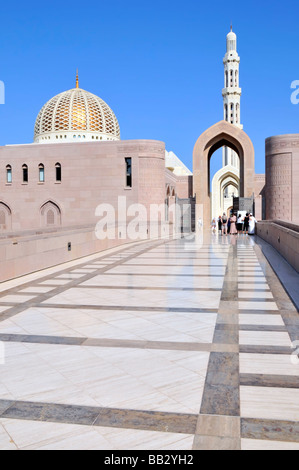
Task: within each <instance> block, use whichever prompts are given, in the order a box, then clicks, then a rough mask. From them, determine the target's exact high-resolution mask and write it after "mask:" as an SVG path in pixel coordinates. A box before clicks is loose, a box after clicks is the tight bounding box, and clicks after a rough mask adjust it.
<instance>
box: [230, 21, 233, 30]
mask: <svg viewBox="0 0 299 470" xmlns="http://www.w3.org/2000/svg"><path fill="white" fill-rule="evenodd" d="M230 30H231V32H232V31H233V22H232V21H231V23H230Z"/></svg>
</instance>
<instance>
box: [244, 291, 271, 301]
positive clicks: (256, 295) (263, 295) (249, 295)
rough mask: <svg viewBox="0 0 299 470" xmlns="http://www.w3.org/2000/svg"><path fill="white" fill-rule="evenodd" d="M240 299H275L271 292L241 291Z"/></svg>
mask: <svg viewBox="0 0 299 470" xmlns="http://www.w3.org/2000/svg"><path fill="white" fill-rule="evenodd" d="M238 297H239V299H273V294H272V293H271V292H256V291H255V292H252V291H239V292H238Z"/></svg>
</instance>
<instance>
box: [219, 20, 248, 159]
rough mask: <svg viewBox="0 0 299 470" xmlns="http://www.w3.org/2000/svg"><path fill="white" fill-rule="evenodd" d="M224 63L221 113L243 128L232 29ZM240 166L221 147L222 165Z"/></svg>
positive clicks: (230, 154)
mask: <svg viewBox="0 0 299 470" xmlns="http://www.w3.org/2000/svg"><path fill="white" fill-rule="evenodd" d="M223 64H224V88H223V90H222V96H223V113H224V120H225V121H228V122H230V123H231V124H233V125H234V126H237V127H239V128H240V129H243V126H242V124H241V114H240V98H241V88H239V64H240V57H239V55H238V53H237V36H236V35H235V33H234V32H233V30H232V26H231V29H230V32H229V33H228V35H227V36H226V54H225V56H224V59H223ZM226 165H232V166H234V167H236V168H239V167H240V162H239V158H238V155H237V154H236V153H235V152H234V151H233V150H231V149H230V148H228V147H224V148H223V166H226Z"/></svg>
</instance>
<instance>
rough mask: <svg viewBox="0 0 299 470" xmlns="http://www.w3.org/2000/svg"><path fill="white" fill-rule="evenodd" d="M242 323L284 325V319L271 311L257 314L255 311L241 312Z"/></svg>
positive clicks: (240, 321) (240, 319)
mask: <svg viewBox="0 0 299 470" xmlns="http://www.w3.org/2000/svg"><path fill="white" fill-rule="evenodd" d="M239 323H240V325H266V326H284V321H283V319H282V318H281V316H280V315H276V314H273V315H271V313H268V314H265V315H262V314H261V315H256V314H254V313H241V314H240V315H239Z"/></svg>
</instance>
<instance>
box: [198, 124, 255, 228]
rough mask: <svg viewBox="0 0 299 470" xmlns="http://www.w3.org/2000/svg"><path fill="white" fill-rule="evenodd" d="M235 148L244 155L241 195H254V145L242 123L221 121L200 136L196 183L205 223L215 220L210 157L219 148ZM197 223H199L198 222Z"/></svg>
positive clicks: (241, 170)
mask: <svg viewBox="0 0 299 470" xmlns="http://www.w3.org/2000/svg"><path fill="white" fill-rule="evenodd" d="M223 146H226V147H230V148H231V149H233V150H234V151H235V152H236V153H237V154H238V156H239V158H240V186H239V195H240V197H251V196H252V194H253V192H254V148H253V144H252V142H251V140H250V138H249V137H248V135H247V134H246V133H245V132H244V131H243V130H242V129H239V128H238V127H236V126H234V125H232V124H230V123H228V122H226V121H220V122H218V123H217V124H214V125H213V126H212V127H210V128H209V129H207V130H206V131H205V132H204V133H203V134H201V136H200V137H199V138H198V140H197V142H196V144H195V146H194V150H193V185H194V195H195V197H196V204H197V215H196V217H197V219H198V214H199V213H200V214H202V215H201V217H202V218H203V224H204V227H206V228H207V227H209V225H210V221H211V203H210V159H211V156H212V155H213V153H214V152H215V151H216V150H218V149H219V148H221V147H223ZM196 225H197V224H196Z"/></svg>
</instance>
